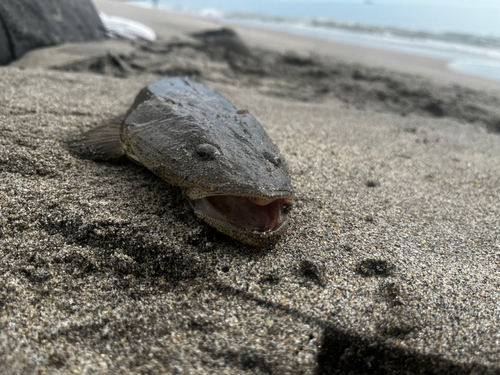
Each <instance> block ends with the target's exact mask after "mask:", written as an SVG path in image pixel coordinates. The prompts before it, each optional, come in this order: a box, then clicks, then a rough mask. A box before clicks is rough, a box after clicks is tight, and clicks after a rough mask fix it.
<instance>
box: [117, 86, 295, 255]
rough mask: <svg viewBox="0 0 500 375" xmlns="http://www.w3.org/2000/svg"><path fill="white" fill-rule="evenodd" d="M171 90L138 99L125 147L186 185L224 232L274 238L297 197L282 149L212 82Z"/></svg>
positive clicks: (252, 239) (198, 210) (125, 129)
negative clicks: (219, 92) (212, 85)
mask: <svg viewBox="0 0 500 375" xmlns="http://www.w3.org/2000/svg"><path fill="white" fill-rule="evenodd" d="M166 81H171V80H166ZM186 81H187V82H188V83H186ZM161 82H163V81H161ZM169 83H170V82H169ZM169 87H174V88H175V89H173V90H166V89H165V88H162V89H161V90H159V89H158V88H156V90H155V88H154V87H153V88H152V89H151V88H150V86H149V87H148V88H146V90H147V92H146V93H142V96H143V98H146V99H143V100H141V101H140V102H139V103H137V104H134V106H135V107H134V106H133V107H134V109H133V110H131V111H130V112H129V114H128V116H127V118H126V119H125V121H124V123H123V126H122V132H121V138H122V144H123V145H124V148H125V150H127V152H129V153H131V154H133V155H135V156H136V157H137V158H138V159H140V161H141V162H142V163H143V164H144V165H145V166H146V167H148V168H149V169H150V170H152V171H153V172H154V173H155V174H157V175H158V176H159V177H160V178H162V179H164V180H165V181H167V182H169V183H171V184H173V185H176V186H179V187H181V188H182V189H183V190H184V193H185V195H186V197H187V198H189V200H190V203H191V205H192V207H193V208H194V211H195V214H196V215H197V216H199V217H200V218H201V219H203V220H205V221H206V222H207V223H208V224H210V225H211V226H213V227H215V228H216V229H218V230H219V231H221V232H223V233H225V234H228V235H230V236H231V237H233V238H235V239H237V240H239V241H242V242H244V243H247V244H252V245H261V246H262V245H267V244H270V243H272V242H275V241H276V240H277V239H278V238H279V237H280V236H281V235H282V234H283V233H284V232H285V231H286V228H287V226H288V221H289V220H288V217H287V211H288V208H289V206H290V205H291V203H292V202H293V188H292V185H291V183H290V173H289V169H288V166H287V164H286V161H285V159H284V157H283V155H282V154H281V153H280V151H279V149H278V147H277V146H276V145H275V144H274V143H273V142H272V140H271V139H270V138H269V136H268V135H267V133H266V131H265V130H264V129H263V128H262V126H261V125H260V123H259V122H258V121H257V119H256V118H255V117H254V116H252V115H251V114H250V113H249V112H248V111H246V110H238V109H237V108H235V107H234V106H233V105H232V104H231V103H229V102H228V101H227V100H226V99H224V98H223V97H221V96H220V95H218V94H216V93H214V92H213V91H212V90H210V89H208V88H206V87H205V86H203V85H200V84H196V83H194V82H192V81H189V80H184V81H181V82H175V85H170V84H169V85H168V86H167V88H169ZM179 87H180V88H179ZM158 91H160V92H158ZM140 95H141V94H140Z"/></svg>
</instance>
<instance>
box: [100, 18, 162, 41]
mask: <svg viewBox="0 0 500 375" xmlns="http://www.w3.org/2000/svg"><path fill="white" fill-rule="evenodd" d="M99 16H100V17H101V21H102V23H103V25H104V28H105V29H106V32H107V33H108V35H109V36H111V37H113V36H120V37H122V38H127V39H132V40H149V41H153V40H155V39H156V33H155V32H154V31H153V29H151V28H150V27H147V26H146V25H143V24H142V23H139V22H136V21H132V20H129V19H127V18H122V17H117V16H108V15H107V14H104V13H102V12H100V13H99Z"/></svg>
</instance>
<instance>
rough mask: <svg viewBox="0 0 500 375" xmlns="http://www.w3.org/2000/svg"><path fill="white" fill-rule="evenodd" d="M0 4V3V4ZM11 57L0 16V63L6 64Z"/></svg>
mask: <svg viewBox="0 0 500 375" xmlns="http://www.w3.org/2000/svg"><path fill="white" fill-rule="evenodd" d="M0 6H1V5H0ZM12 59H13V56H12V50H11V46H10V40H9V37H8V35H7V30H6V28H5V25H4V23H3V20H2V18H1V17H0V65H4V64H7V63H8V62H9V61H11V60H12Z"/></svg>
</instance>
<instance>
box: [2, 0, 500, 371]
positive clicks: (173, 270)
mask: <svg viewBox="0 0 500 375" xmlns="http://www.w3.org/2000/svg"><path fill="white" fill-rule="evenodd" d="M96 4H97V5H98V6H99V7H100V8H101V7H102V8H103V10H104V11H105V12H107V13H109V14H113V13H112V10H113V9H115V10H116V13H115V14H117V15H122V14H119V12H122V11H123V9H125V8H123V9H122V5H121V4H118V3H114V2H110V1H105V0H99V1H97V2H96ZM113 6H114V8H113ZM124 7H125V6H124ZM134 9H135V8H134ZM148 12H149V13H148ZM136 13H137V15H138V17H139V15H141V17H142V15H147V14H149V15H150V17H151V20H152V22H151V24H150V26H152V27H153V28H154V27H155V22H156V21H155V20H156V19H157V18H158V17H160V18H161V17H167V18H168V17H170V18H168V20H172V19H176V20H178V21H177V22H178V23H182V22H184V25H187V24H189V25H190V26H189V27H190V29H189V30H184V29H182V30H181V26H182V25H181V26H176V33H180V34H175V33H173V32H172V34H168V35H167V33H165V34H161V35H160V36H161V37H162V40H160V41H159V42H158V43H155V44H153V45H131V44H130V43H126V45H127V46H128V47H127V48H125V47H124V49H123V50H124V51H127V52H126V53H125V52H124V53H122V54H120V53H115V52H113V53H108V52H107V49H105V50H104V51H103V52H102V53H97V54H96V53H89V54H88V56H87V57H88V58H80V57H81V56H80V57H79V58H74V59H72V60H71V59H70V60H66V59H64V61H63V60H61V63H59V64H57V63H54V61H52V62H50V69H48V66H47V65H43V64H44V63H43V59H38V58H34V59H33V58H32V59H31V60H30V61H31V62H29V61H28V60H27V59H26V60H24V62H22V61H20V62H19V63H17V64H14V65H17V66H11V67H3V68H0V87H1V88H2V90H0V180H1V183H0V257H1V261H0V362H2V363H3V364H4V367H3V368H4V369H6V370H4V371H5V372H6V373H19V374H21V373H22V374H25V373H39V372H43V371H45V372H47V373H70V372H75V373H81V372H90V373H103V372H110V373H118V372H123V373H161V372H164V373H275V374H282V373H293V374H299V373H310V374H314V373H316V374H331V373H339V374H344V373H367V374H368V373H379V374H385V373H393V374H400V373H401V374H402V373H423V372H424V373H443V374H447V373H458V374H459V373H463V374H469V373H478V374H481V373H488V372H489V373H497V372H500V349H499V347H498V340H500V336H499V332H500V331H499V329H500V327H499V321H498V316H499V313H500V312H499V310H498V306H499V305H498V301H499V300H500V289H499V286H500V284H499V276H500V269H499V264H498V253H499V252H500V242H499V241H500V229H499V226H498V217H499V215H500V204H499V195H500V194H499V189H498V186H499V185H500V181H499V180H500V177H499V176H500V135H499V134H498V133H499V130H500V114H499V109H498V108H500V106H499V105H498V102H499V100H500V99H499V96H498V91H496V88H495V85H496V84H495V83H488V82H486V83H485V81H483V80H480V79H474V78H472V77H466V76H460V75H458V74H456V73H450V76H448V77H445V75H443V77H445V78H443V79H436V78H435V77H434V76H433V75H432V74H426V75H422V74H424V71H425V69H431V68H429V66H431V65H432V64H435V66H436V67H437V68H435V69H444V68H443V67H441V68H439V64H440V63H439V62H437V61H431V60H428V62H429V64H430V65H429V66H427V67H424V68H421V69H423V70H421V71H418V69H417V68H415V69H414V70H413V73H412V71H410V70H411V69H410V67H406V68H405V69H406V70H408V71H406V70H405V71H403V70H401V69H389V68H382V67H380V66H375V65H373V64H370V65H362V64H360V62H359V61H358V62H353V61H348V60H344V59H342V57H341V56H339V55H336V56H334V55H329V54H325V55H320V54H317V53H313V54H310V53H309V52H307V51H305V50H303V49H301V48H300V46H299V47H298V48H297V49H296V50H292V49H291V48H288V47H287V48H286V50H285V51H283V50H276V49H269V46H266V45H264V44H259V46H256V45H254V44H252V43H251V42H250V41H249V40H250V39H249V38H250V37H249V36H248V35H249V34H252V33H254V34H255V35H257V34H259V33H262V31H256V30H253V31H252V30H250V31H248V33H246V32H245V31H244V30H242V29H240V28H237V29H236V31H237V33H238V35H239V36H240V37H241V39H238V38H234V37H229V38H228V37H215V38H214V37H211V38H210V37H206V36H205V37H202V36H198V37H197V38H195V37H193V36H192V35H191V36H187V35H185V34H182V33H185V32H186V31H189V32H190V33H192V32H198V33H199V32H202V31H206V30H207V29H209V28H213V27H212V26H214V25H208V24H206V22H208V21H201V20H194V19H188V18H186V17H185V16H177V15H175V16H171V15H168V14H163V15H162V14H161V13H152V12H151V11H148V10H145V9H140V10H137V11H136ZM144 17H145V16H144ZM141 21H142V22H145V21H144V20H143V19H141ZM153 21H154V22H153ZM181 21H182V22H181ZM188 21H189V22H188ZM145 23H146V22H145ZM165 27H166V26H165ZM215 27H217V28H219V27H220V25H215ZM156 31H157V32H160V31H161V30H160V29H159V30H156ZM176 35H178V37H177V39H175V38H174V37H175V36H176ZM179 35H182V36H179ZM270 35H271V36H270V37H269V40H272V39H273V38H278V36H277V34H274V33H273V34H270ZM293 38H295V37H293ZM322 43H323V42H322ZM298 45H300V43H298ZM335 48H337V47H335ZM332 50H333V48H332ZM58 51H59V52H57V53H58V54H61V55H64V56H66V57H67V56H68V55H71V54H73V56H75V55H76V56H78V51H77V52H75V50H74V49H73V50H72V49H71V48H70V51H72V52H68V50H67V49H66V50H65V49H64V48H63V49H62V50H58ZM80 51H85V49H84V48H82V49H81V50H80ZM93 51H94V52H95V49H94V50H93ZM80 53H81V54H83V55H84V52H80ZM49 56H50V55H49ZM52 56H56V54H55V53H54V54H53V55H52ZM32 57H33V56H32ZM400 58H404V56H403V57H401V56H400ZM34 61H35V62H34ZM391 61H392V60H391ZM36 64H38V67H37V68H36V67H34V66H35V65H36ZM390 64H391V63H389V62H388V65H387V67H390ZM432 69H434V68H432ZM436 71H437V70H436ZM417 72H418V73H419V74H416V73H417ZM171 75H189V76H191V77H192V78H193V79H197V80H198V81H200V82H203V83H204V84H206V85H208V86H209V87H211V88H213V89H215V90H216V91H218V92H220V93H221V94H223V95H224V96H226V97H227V98H230V100H231V101H232V102H233V103H234V104H235V105H236V106H237V107H239V108H242V109H248V110H250V112H251V113H252V114H254V115H255V116H256V117H257V118H258V119H259V121H260V122H261V123H262V125H263V126H264V127H265V128H266V130H267V131H268V133H269V135H270V136H271V138H272V139H273V140H274V142H275V143H276V144H277V145H278V146H279V147H280V149H281V151H282V153H283V154H284V156H285V157H286V159H287V162H288V165H289V167H290V169H291V173H292V182H293V185H294V187H295V189H296V203H295V206H294V208H293V210H292V212H291V214H290V217H291V220H292V223H291V227H290V229H289V232H288V233H287V235H286V236H284V238H283V239H282V240H281V241H280V242H279V243H278V244H276V245H275V246H272V247H269V248H264V249H260V248H254V247H250V246H244V245H241V244H240V243H238V242H236V241H233V240H231V239H230V238H228V237H226V236H224V235H222V234H219V233H218V232H216V231H215V230H213V229H211V228H210V227H209V226H207V225H206V224H204V223H203V222H201V221H200V220H198V219H197V218H196V217H195V216H194V215H193V213H192V212H191V209H190V207H189V205H188V203H187V202H186V201H185V200H184V198H183V197H182V195H181V193H180V191H179V189H177V188H174V187H171V186H169V185H168V184H167V183H165V182H163V181H161V180H160V179H159V178H157V177H156V176H155V175H153V174H152V173H151V172H149V171H148V170H146V169H144V168H141V167H139V166H137V165H134V164H132V163H127V162H124V163H120V164H111V163H96V162H93V161H90V160H84V159H79V158H75V157H74V156H72V155H70V154H69V153H68V152H67V151H66V150H65V149H64V147H62V145H61V141H62V140H68V139H75V138H76V137H78V135H79V134H80V133H81V132H83V131H85V130H88V129H91V128H93V127H96V126H99V125H101V124H103V123H104V122H106V121H107V120H109V119H111V118H113V117H114V116H117V115H120V114H121V113H123V112H124V111H126V110H127V108H128V106H129V105H130V104H131V102H132V100H133V99H134V96H135V95H136V93H137V92H138V91H139V90H140V89H141V88H142V87H143V86H144V85H146V84H147V83H150V82H154V81H155V80H158V79H160V78H162V77H165V76H171ZM451 75H456V77H458V78H456V80H451V79H452V78H450V77H451ZM448 79H450V80H451V81H447V80H448ZM453 79H454V78H453Z"/></svg>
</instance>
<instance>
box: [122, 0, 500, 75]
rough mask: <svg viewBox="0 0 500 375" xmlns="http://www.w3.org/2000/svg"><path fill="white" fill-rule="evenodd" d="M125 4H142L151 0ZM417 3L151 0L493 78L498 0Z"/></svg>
mask: <svg viewBox="0 0 500 375" xmlns="http://www.w3.org/2000/svg"><path fill="white" fill-rule="evenodd" d="M131 2H133V3H136V4H137V5H141V6H147V7H151V6H153V3H154V1H153V0H142V1H141V0H134V1H131ZM398 2H399V3H401V4H397V3H398ZM419 4H420V5H415V3H413V4H411V2H410V1H408V0H392V3H391V2H390V1H388V0H384V1H383V2H382V0H359V1H357V0H351V1H349V0H344V2H340V1H339V2H337V1H327V0H323V1H321V0H316V1H314V0H312V1H307V0H302V1H293V0H266V1H251V0H239V1H227V0H205V1H201V0H157V6H158V8H159V9H165V10H169V11H173V12H179V13H185V14H192V15H197V16H203V17H208V18H215V19H219V20H221V21H225V22H227V23H234V24H243V25H248V26H256V27H260V28H268V29H273V30H281V31H287V32H290V33H296V34H301V35H307V36H311V37H315V38H320V39H328V40H332V41H335V42H340V43H346V44H352V45H360V46H366V47H374V48H379V49H385V50H392V51H398V52H404V53H408V54H413V55H420V56H428V57H436V58H441V59H445V60H447V61H448V64H449V67H450V68H451V69H454V70H457V71H461V72H463V73H466V74H471V75H476V76H480V77H483V78H487V79H492V80H498V81H500V0H498V1H497V0H482V1H481V0H479V1H474V2H472V1H469V2H465V0H462V1H460V0H456V1H454V2H451V1H447V0H441V2H440V1H439V0H436V1H429V0H427V1H426V0H421V1H419ZM460 4H462V5H460Z"/></svg>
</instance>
